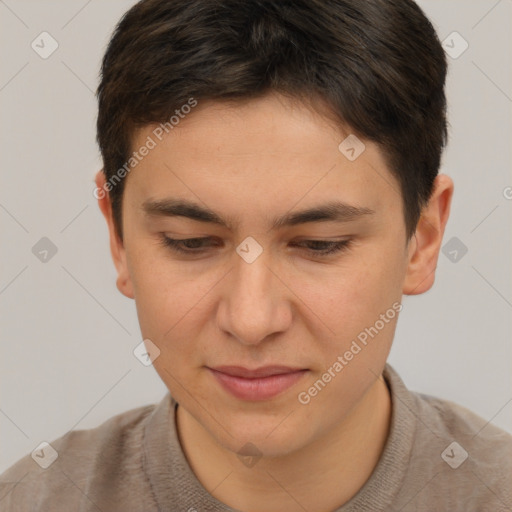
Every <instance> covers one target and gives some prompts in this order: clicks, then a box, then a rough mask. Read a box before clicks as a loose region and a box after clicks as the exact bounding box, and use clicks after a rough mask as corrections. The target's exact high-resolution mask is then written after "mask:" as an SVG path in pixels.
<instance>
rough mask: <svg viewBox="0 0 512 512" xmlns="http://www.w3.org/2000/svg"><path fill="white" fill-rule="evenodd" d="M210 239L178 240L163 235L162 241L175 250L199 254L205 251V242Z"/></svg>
mask: <svg viewBox="0 0 512 512" xmlns="http://www.w3.org/2000/svg"><path fill="white" fill-rule="evenodd" d="M208 240H211V238H209V237H206V238H184V239H182V240H177V239H175V238H169V237H168V236H165V235H164V236H163V237H162V242H163V244H164V245H165V246H166V247H170V248H171V249H172V250H173V251H176V252H181V253H185V254H194V253H195V254H197V253H200V252H203V249H202V248H203V247H204V245H203V242H205V241H208ZM198 249H199V250H198Z"/></svg>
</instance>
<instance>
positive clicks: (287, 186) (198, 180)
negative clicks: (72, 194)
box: [126, 95, 401, 218]
mask: <svg viewBox="0 0 512 512" xmlns="http://www.w3.org/2000/svg"><path fill="white" fill-rule="evenodd" d="M187 110H188V109H187ZM173 121H174V123H173V124H172V125H169V124H167V125H162V124H158V123H154V124H152V125H147V126H145V127H143V128H141V129H139V130H138V131H137V132H136V133H135V134H134V138H133V144H132V150H133V151H138V150H139V149H140V148H142V147H144V146H145V145H146V146H151V149H150V150H149V151H147V152H145V153H147V154H146V156H144V157H143V158H141V159H140V161H138V162H137V164H136V165H135V166H134V167H133V170H132V171H131V172H130V173H129V175H128V176H127V178H129V179H127V184H126V190H127V193H129V194H130V195H131V196H132V197H134V198H135V197H136V200H137V202H138V204H139V205H140V204H141V203H143V202H147V201H148V200H152V201H158V200H161V199H162V200H163V199H165V198H166V197H167V196H172V197H173V198H188V199H190V200H194V201H195V202H201V201H202V202H203V203H206V204H208V205H209V206H212V209H215V210H217V211H218V208H217V207H218V206H219V207H220V208H222V207H223V206H228V205H230V206H231V207H233V208H234V209H235V210H236V213H238V210H240V211H248V212H251V208H250V207H249V206H250V205H254V204H255V203H258V202H260V203H261V204H260V205H259V208H260V211H258V208H257V205H255V206H254V208H255V209H254V210H252V213H255V214H259V213H265V218H268V209H269V208H270V207H271V208H272V209H274V210H275V211H276V212H277V211H280V210H283V209H285V210H289V209H291V208H293V206H294V205H295V204H297V205H298V206H299V203H300V206H301V207H302V208H306V207H307V206H312V205H316V204H318V203H319V201H325V200H340V201H343V202H345V203H347V204H349V205H352V206H360V207H366V208H369V209H372V210H374V211H378V210H379V208H382V207H383V206H384V205H385V204H386V203H390V204H392V203H394V204H397V203H398V204H400V200H401V196H400V193H399V185H398V183H397V181H396V179H395V178H394V176H393V175H392V174H391V173H390V172H389V170H388V169H387V166H386V162H385V160H384V157H383V155H382V153H381V151H380V149H379V148H378V147H377V146H376V145H375V144H373V143H371V142H369V141H367V140H362V139H361V138H359V139H354V138H353V137H354V135H353V134H351V133H350V129H349V128H346V127H342V126H341V125H337V124H335V123H334V122H333V120H332V118H328V117H326V116H324V115H322V114H321V113H319V112H317V111H315V110H313V109H311V108H308V107H307V106H304V105H302V104H300V103H298V102H293V101H290V100H289V99H287V98H283V97H280V96H277V95H269V96H267V97H264V98H260V99H257V100H251V101H248V102H244V103H225V102H211V101H210V102H205V103H203V104H201V102H198V104H197V106H195V107H194V108H192V109H191V110H190V111H189V113H187V114H184V113H183V112H182V113H181V116H179V117H178V116H176V119H174V120H173ZM171 126H172V127H171ZM165 128H167V129H165ZM347 137H348V139H347ZM346 140H348V142H349V143H344V141H346ZM340 144H341V146H340ZM347 144H348V147H347ZM354 144H355V145H354ZM358 144H359V145H358ZM347 149H349V150H351V149H354V151H352V152H350V151H349V152H347V151H346V150H347ZM356 152H357V153H360V154H359V155H357V154H356V156H357V158H355V159H354V158H353V156H354V154H355V153H356ZM214 205H215V206H216V208H213V206H214ZM231 213H233V214H234V213H235V212H231Z"/></svg>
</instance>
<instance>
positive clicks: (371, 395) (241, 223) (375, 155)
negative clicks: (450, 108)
mask: <svg viewBox="0 0 512 512" xmlns="http://www.w3.org/2000/svg"><path fill="white" fill-rule="evenodd" d="M155 126H156V125H155ZM155 126H146V127H144V128H141V129H140V130H139V131H138V132H136V133H135V135H134V139H133V148H134V149H135V148H139V147H140V146H141V145H142V144H143V143H144V141H145V140H146V138H147V136H148V135H151V134H152V131H153V130H154V129H155ZM349 133H350V129H348V128H346V127H345V128H343V129H342V128H340V126H339V125H335V124H334V123H333V121H332V120H329V119H328V118H327V116H325V115H322V113H320V111H319V110H318V109H317V110H313V109H312V108H308V107H306V106H305V105H303V104H300V103H298V102H292V101H291V100H289V99H285V98H283V97H281V96H278V95H277V94H269V95H267V96H265V97H263V98H260V99H257V100H251V101H249V102H244V103H239V104H227V103H220V102H202V103H201V102H200V103H199V104H198V106H196V107H195V108H194V109H193V111H192V112H191V113H190V114H188V115H187V116H186V117H185V119H183V120H181V121H180V123H179V125H177V126H175V128H174V129H173V130H172V131H170V132H169V134H168V135H166V136H165V137H164V138H163V140H162V141H161V142H158V144H157V146H156V147H155V148H154V149H152V150H151V151H150V152H149V154H148V155H147V156H146V157H144V158H143V160H142V161H141V162H140V163H139V164H138V165H137V166H136V167H135V168H134V169H133V170H132V171H131V172H130V174H129V175H128V176H127V178H126V180H127V181H126V188H125V191H124V199H123V212H122V216H123V226H124V236H123V238H124V240H123V241H122V242H121V240H120V239H119V238H118V237H117V235H116V231H115V227H114V222H113V218H112V211H111V206H110V202H109V197H108V194H107V195H106V196H105V197H101V198H100V199H99V201H98V202H99V207H100V209H101V211H102V212H103V214H104V216H105V219H106V221H107V225H108V229H109V232H110V247H111V252H112V256H113V260H114V263H115V266H116V269H117V273H118V278H117V286H118V289H119V290H120V291H121V292H122V293H123V294H124V295H125V296H127V297H130V298H133V299H135V301H136V306H137V313H138V318H139V322H140V327H141V332H142V334H143V337H144V338H145V339H146V338H149V339H150V340H151V341H152V342H153V343H154V344H155V345H157V346H158V347H159V349H160V355H159V357H157V358H156V359H155V360H154V362H153V365H154V367H155V369H156V371H157V372H158V374H159V375H160V377H161V378H162V380H163V381H164V382H165V384H166V386H167V387H168V389H169V390H170V392H171V394H172V396H173V397H174V398H175V399H176V400H177V402H178V403H179V404H180V405H179V407H178V412H177V427H178V432H179V437H180V442H181V444H182V447H183V450H184V452H185V455H186V457H187V459H188V461H189V464H190V466H191V468H192V470H193V471H194V473H195V475H196V476H197V478H198V480H199V481H200V482H201V484H202V485H203V486H204V487H205V488H206V489H207V490H208V492H210V493H211V494H212V495H213V496H215V497H216V498H217V499H219V500H220V501H222V502H224V503H226V504H227V505H229V506H231V507H233V508H236V509H239V510H242V511H247V512H257V511H262V510H265V511H267V512H273V511H276V512H277V511H282V510H288V511H295V510H297V511H299V510H300V511H303V510H304V509H306V510H308V511H310V512H321V511H329V510H333V509H335V508H337V507H339V506H341V505H343V504H344V503H346V502H347V501H348V500H349V499H350V498H351V497H353V496H354V495H355V494H356V493H357V491H358V490H359V489H360V488H361V487H362V486H363V485H364V483H365V482H366V481H367V480H368V478H369V477H370V475H371V473H372V471H373V469H374V468H375V465H376V464H377V462H378V460H379V457H380V455H381V453H382V450H383V448H384V444H385V441H386V438H387V435H388V432H389V421H390V412H391V402H390V394H389V390H388V388H387V386H386V384H385V382H384V380H383V378H382V375H381V374H382V370H383V368H384V365H385V363H386V359H387V357H388V354H389V350H390V348H391V344H392V341H393V337H394V332H395V327H396V322H397V319H398V315H396V316H395V318H394V319H392V320H390V321H389V322H388V323H386V324H385V327H384V328H383V329H381V330H380V331H379V333H378V335H377V336H375V337H374V338H373V339H371V340H370V341H369V342H368V344H367V346H365V347H364V348H363V349H362V350H361V351H360V352H359V353H358V354H357V355H355V356H354V358H353V359H352V360H351V361H350V362H349V364H347V366H345V367H344V368H343V370H342V371H341V372H339V373H338V374H337V375H336V377H335V378H333V379H332V380H331V382H329V383H328V384H327V385H326V386H325V387H324V388H323V389H322V391H321V392H319V393H318V394H317V395H316V396H315V397H312V398H311V401H310V402H309V403H308V404H307V405H303V404H301V403H300V402H299V401H298V399H297V395H298V393H300V392H301V391H305V390H306V391H307V390H308V389H309V388H310V387H311V386H312V385H313V383H314V382H315V381H317V380H318V379H319V378H321V376H322V374H323V373H324V372H325V371H326V370H327V369H328V368H329V367H332V365H333V363H334V362H335V361H336V360H337V358H338V356H339V355H343V354H344V353H345V352H346V351H347V350H348V349H349V347H350V344H351V343H352V340H354V339H356V337H357V335H358V334H359V333H360V332H361V331H363V330H364V329H365V328H366V327H369V326H373V325H374V324H375V322H376V320H378V319H379V318H380V315H381V314H382V313H385V312H386V311H387V310H389V309H390V308H391V307H392V304H393V303H395V302H401V299H402V295H403V294H408V295H414V294H420V293H424V292H426V291H427V290H429V289H430V288H431V286H432V284H433V282H434V276H435V268H436V264H437V260H438V255H439V250H440V246H441V242H442V237H443V233H444V229H445V225H446V222H447V220H448V216H449V210H450V204H451V198H452V194H453V182H452V180H451V179H450V178H449V177H448V176H445V175H439V176H438V177H437V179H436V182H435V190H434V193H433V195H432V197H431V200H430V202H429V204H428V205H427V206H426V207H425V208H424V210H423V212H422V216H421V219H420V221H419V223H418V226H417V230H416V233H415V235H414V236H413V237H412V238H411V239H410V240H409V241H407V240H406V234H405V223H404V217H403V211H402V200H401V196H400V193H399V191H400V188H399V185H398V182H397V181H396V180H395V178H394V177H393V175H392V174H391V173H390V171H389V170H388V169H387V167H386V163H385V160H384V157H383V155H382V153H381V151H380V149H379V148H378V147H377V146H376V145H375V144H373V143H371V142H369V141H366V140H365V141H364V143H365V145H366V149H365V151H364V152H363V153H362V154H361V155H360V156H359V157H358V158H357V159H356V160H355V161H353V162H351V161H349V160H348V159H347V158H346V157H345V156H344V155H343V154H342V153H341V152H340V151H339V150H338V145H339V144H340V142H341V141H343V140H344V139H345V137H346V136H347V135H348V134H349ZM104 183H105V181H104V177H103V173H102V172H101V171H100V172H98V173H97V175H96V185H97V186H98V187H102V186H103V185H104ZM171 196H172V197H174V198H180V199H189V200H192V201H195V202H198V203H199V204H201V205H207V206H208V207H209V208H210V209H212V210H214V211H215V212H217V213H218V214H219V215H220V216H221V217H222V218H225V219H228V218H231V219H232V220H233V221H234V220H235V219H236V220H237V221H238V224H236V226H231V227H232V229H228V228H225V227H222V226H217V225H214V224H209V223H204V222H199V221H195V220H191V219H188V218H185V217H163V216H162V217H157V216H148V215H145V214H144V212H143V210H142V204H143V203H144V201H146V200H148V199H163V198H166V197H171ZM333 199H335V200H343V201H344V202H347V203H349V204H352V205H357V206H365V207H368V208H371V209H372V210H374V211H375V213H374V214H372V215H365V216H363V217H361V218H358V219H357V220H352V221H350V222H343V223H337V222H332V221H329V222H310V223H307V224H302V225H297V226H292V227H284V228H282V229H279V230H276V231H273V230H270V219H271V218H273V217H274V216H277V215H282V214H284V213H287V212H289V211H295V210H300V209H305V208H307V207H312V206H316V205H318V204H323V203H325V202H327V201H329V200H333ZM164 233H165V234H167V235H168V236H171V237H174V238H182V239H183V238H195V237H213V239H214V240H215V241H216V244H217V245H213V246H210V247H208V246H207V248H206V251H205V252H203V253H202V254H201V255H196V256H186V255H182V254H179V253H174V252H173V251H172V250H171V249H170V248H168V247H165V246H163V245H162V243H161V236H162V234H164ZM248 236H251V237H253V238H254V239H255V240H256V241H257V242H258V243H259V244H260V245H261V247H262V248H263V252H262V254H261V255H260V256H259V257H258V258H257V259H256V260H255V261H254V262H252V263H250V264H249V263H247V262H246V261H245V260H244V259H242V258H241V257H240V256H239V255H238V254H237V252H236V251H235V249H236V247H237V246H238V245H239V244H240V243H241V242H242V241H243V240H244V239H245V238H246V237H248ZM347 238H351V239H352V240H353V243H352V245H350V246H349V248H348V249H347V250H345V251H342V252H339V253H334V254H333V255H331V256H328V257H325V258H322V257H320V256H317V255H315V254H314V253H311V252H309V251H308V250H307V249H308V248H311V246H307V245H306V246H302V247H301V246H296V245H294V244H295V243H296V242H303V241H304V240H315V239H316V240H336V239H338V240H339V239H347ZM224 364H232V365H240V366H245V367H247V368H256V367H261V366H266V365H270V364H281V365H287V366H293V367H300V368H304V369H308V372H306V373H305V374H304V376H303V377H302V379H301V380H300V381H299V382H297V383H296V384H295V385H294V386H292V387H291V388H290V389H288V390H286V391H285V392H283V393H282V394H280V395H278V396H276V397H274V398H272V399H269V400H265V401H261V402H254V401H244V400H240V399H237V398H235V397H234V396H232V395H231V394H228V393H227V392H226V391H224V389H222V388H221V387H220V386H219V384H218V383H217V381H216V380H215V379H214V377H213V376H212V375H211V374H210V372H209V371H208V370H207V369H206V368H205V366H209V367H215V366H219V365H224ZM246 443H252V444H253V445H254V446H256V447H257V449H258V451H259V452H260V453H261V458H259V460H257V462H256V464H254V465H252V466H251V467H249V466H248V465H245V464H244V463H243V461H242V459H241V458H240V457H239V456H238V455H237V452H238V451H239V450H240V449H241V447H242V446H244V445H245V444H246ZM333 454H335V456H333ZM262 491H263V492H262Z"/></svg>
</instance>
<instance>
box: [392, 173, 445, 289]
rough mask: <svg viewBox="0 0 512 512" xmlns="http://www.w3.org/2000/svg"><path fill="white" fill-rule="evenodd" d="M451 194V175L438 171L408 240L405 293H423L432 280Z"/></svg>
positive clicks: (428, 287) (430, 285)
mask: <svg viewBox="0 0 512 512" xmlns="http://www.w3.org/2000/svg"><path fill="white" fill-rule="evenodd" d="M452 196H453V181H452V179H451V178H450V177H449V176H446V175H444V174H440V175H438V176H437V178H436V180H435V183H434V191H433V193H432V196H431V198H430V200H429V202H428V204H427V205H426V206H425V207H424V209H423V211H422V214H421V217H420V220H419V222H418V225H417V227H416V232H415V234H414V237H413V239H411V241H410V245H409V261H408V266H407V272H406V276H405V280H404V285H403V290H402V291H403V293H404V294H405V295H418V294H420V293H425V292H426V291H428V290H430V288H431V287H432V285H433V284H434V279H435V269H436V267H437V261H438V257H439V251H440V249H441V244H442V241H443V235H444V230H445V227H446V223H447V222H448V217H449V215H450V206H451V200H452Z"/></svg>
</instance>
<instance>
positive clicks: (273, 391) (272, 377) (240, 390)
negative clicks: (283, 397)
mask: <svg viewBox="0 0 512 512" xmlns="http://www.w3.org/2000/svg"><path fill="white" fill-rule="evenodd" d="M207 369H208V370H209V371H210V373H211V374H212V375H213V377H214V378H215V380H216V381H217V383H219V384H220V385H221V387H222V388H223V389H224V390H225V391H227V392H229V393H230V394H231V395H233V396H234V397H236V398H238V399H241V400H250V401H261V400H269V399H270V398H273V397H275V396H277V395H279V394H280V393H282V392H284V391H285V390H287V389H289V388H290V387H291V386H293V385H294V384H295V383H296V382H298V381H299V380H300V379H302V378H303V377H304V375H305V374H306V373H307V372H308V371H309V370H307V369H304V368H290V367H287V366H264V367H261V368H256V369H254V370H249V369H247V368H244V367H241V366H218V367H215V368H209V367H207Z"/></svg>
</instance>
